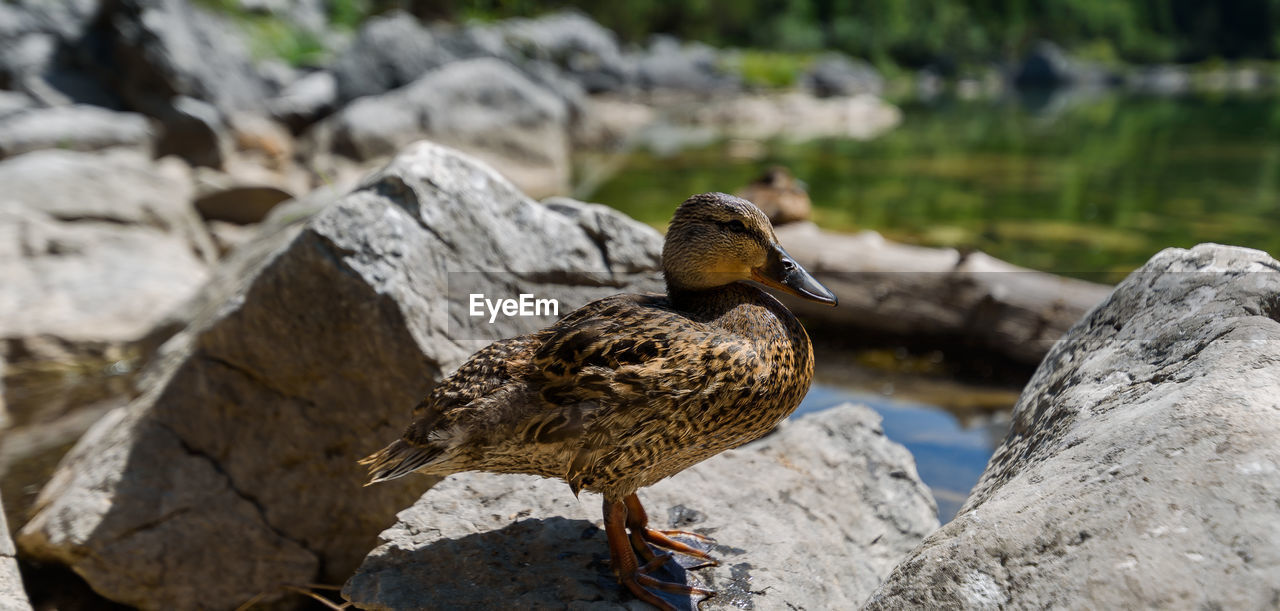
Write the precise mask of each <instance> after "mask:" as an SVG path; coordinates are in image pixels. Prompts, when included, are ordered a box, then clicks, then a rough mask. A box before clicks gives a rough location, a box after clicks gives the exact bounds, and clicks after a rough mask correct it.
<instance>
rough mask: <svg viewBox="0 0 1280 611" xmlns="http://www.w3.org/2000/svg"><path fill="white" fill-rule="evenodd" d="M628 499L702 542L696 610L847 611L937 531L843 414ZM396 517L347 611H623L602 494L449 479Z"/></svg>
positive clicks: (931, 515)
mask: <svg viewBox="0 0 1280 611" xmlns="http://www.w3.org/2000/svg"><path fill="white" fill-rule="evenodd" d="M390 485H396V486H398V485H401V484H390ZM640 495H641V499H642V501H643V502H644V503H645V505H646V508H647V509H648V510H649V514H650V518H651V520H652V522H653V523H654V525H655V527H657V528H680V529H685V530H692V531H694V532H699V533H704V534H707V535H710V536H713V537H715V539H716V544H715V545H713V548H712V553H713V554H714V555H716V556H718V557H719V559H720V561H721V563H722V564H721V565H720V566H718V567H714V568H706V569H698V570H694V571H692V572H690V573H689V574H690V575H691V576H692V580H691V581H690V583H693V582H694V581H697V582H700V583H702V584H703V585H706V586H710V587H712V588H715V589H717V590H719V592H720V595H719V596H716V597H714V598H712V599H710V600H709V601H707V602H705V603H703V605H702V607H701V608H702V609H704V610H709V609H750V608H753V607H754V608H763V609H849V608H853V607H854V606H855V605H857V604H858V603H860V602H862V601H863V600H864V599H865V598H866V597H867V596H868V595H869V594H870V593H871V591H872V590H873V589H874V588H875V587H876V585H877V584H879V583H880V580H881V579H883V578H884V576H885V575H886V574H887V573H888V572H889V570H890V569H891V568H892V567H893V565H894V564H895V563H896V562H897V561H898V559H899V558H901V557H902V555H903V554H906V553H907V552H908V551H909V550H911V549H912V548H913V547H914V546H915V545H916V544H917V543H919V541H920V540H921V538H923V537H924V536H925V535H926V534H928V533H929V532H931V531H933V530H934V529H935V528H937V525H938V519H937V516H936V513H935V509H934V505H933V500H932V498H931V497H930V495H929V491H928V489H927V488H926V487H925V486H924V484H923V483H921V482H920V479H919V478H918V477H917V476H916V469H915V462H914V461H913V460H912V458H911V455H910V453H908V452H907V450H906V449H905V448H903V447H902V446H900V445H898V444H897V443H894V442H892V441H889V440H888V439H887V438H885V436H884V432H883V431H882V430H881V428H880V417H879V416H877V415H876V414H875V413H874V412H872V411H871V410H870V409H867V408H865V407H861V406H854V405H844V406H841V407H836V408H833V409H831V410H828V411H825V412H821V413H817V414H812V415H809V416H805V417H804V418H801V419H798V420H796V421H792V422H787V423H785V424H784V425H782V427H781V428H780V430H778V431H776V432H774V433H773V434H771V435H770V436H768V437H765V438H764V439H762V440H760V441H758V442H755V443H753V444H750V445H747V446H744V447H742V448H739V449H737V450H731V451H728V452H725V453H724V454H721V455H719V456H716V457H714V458H712V459H710V460H708V461H706V462H704V463H702V464H700V465H697V466H695V467H693V468H691V469H689V470H687V471H685V472H683V473H680V474H678V475H676V476H674V477H672V478H671V479H669V480H666V481H663V482H661V483H659V484H657V485H655V486H652V487H650V488H647V489H645V490H642V491H641V492H640ZM397 518H398V520H399V521H398V522H397V523H396V525H395V526H392V527H391V528H389V529H387V530H386V531H385V532H383V533H382V535H381V539H382V541H383V544H382V545H381V546H379V547H378V548H377V549H375V550H374V551H373V552H372V553H371V554H370V555H369V557H368V558H366V559H365V562H364V564H363V565H362V566H361V567H360V570H359V571H357V572H356V574H355V576H354V577H352V578H351V580H350V581H348V582H347V584H346V586H345V587H344V589H343V595H344V596H345V597H346V598H347V599H349V600H351V601H352V602H354V603H355V605H356V606H357V607H360V608H365V609H458V608H476V609H479V608H497V607H508V608H525V609H552V608H557V609H558V608H564V607H565V606H566V605H567V606H568V607H569V608H571V609H575V608H580V609H586V608H590V609H622V608H635V604H636V603H635V602H634V600H633V597H632V596H631V595H630V594H629V593H627V592H625V591H624V590H623V589H622V588H621V587H620V586H618V585H617V582H616V581H615V580H614V578H613V575H612V573H611V572H610V569H609V566H608V564H609V563H608V557H609V556H608V552H607V548H606V546H605V541H604V533H603V531H602V530H601V527H602V523H601V516H600V497H599V496H598V495H594V494H589V493H587V494H583V495H582V498H581V499H574V497H573V495H572V493H570V492H569V488H568V486H567V485H565V483H564V482H562V481H559V480H549V479H539V478H534V477H531V476H520V475H495V474H489V473H468V474H461V475H454V476H451V477H449V478H447V479H445V480H444V481H443V482H441V483H440V484H438V485H436V486H435V487H434V488H432V489H431V490H430V491H429V492H427V493H426V494H425V495H423V496H422V498H421V499H419V500H418V502H417V503H415V504H414V505H413V506H412V507H410V508H409V509H406V510H405V511H403V512H401V513H400V514H399V515H398V516H397ZM460 576H465V578H459V577H460ZM624 605H626V607H624Z"/></svg>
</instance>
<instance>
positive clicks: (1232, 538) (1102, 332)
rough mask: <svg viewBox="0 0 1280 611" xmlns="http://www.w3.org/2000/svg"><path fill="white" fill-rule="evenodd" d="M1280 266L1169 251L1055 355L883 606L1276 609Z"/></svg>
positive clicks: (1235, 251) (1206, 252) (880, 600)
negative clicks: (954, 509)
mask: <svg viewBox="0 0 1280 611" xmlns="http://www.w3.org/2000/svg"><path fill="white" fill-rule="evenodd" d="M1278 295H1280V262H1277V261H1276V260H1274V259H1272V258H1271V257H1268V256H1267V255H1266V254H1265V253H1263V252H1260V251H1256V250H1249V249H1244V248H1235V247H1229V246H1218V245H1213V244H1202V245H1200V246H1197V247H1195V248H1193V249H1191V250H1181V249H1168V250H1165V251H1162V252H1160V253H1159V254H1157V255H1156V256H1155V257H1153V258H1152V259H1151V261H1149V262H1148V263H1147V264H1146V265H1144V266H1143V267H1142V268H1140V269H1139V270H1138V271H1135V272H1134V273H1133V274H1131V275H1130V276H1129V277H1128V278H1127V279H1125V281H1124V282H1122V283H1121V284H1120V285H1119V286H1117V287H1116V289H1115V292H1114V293H1112V295H1111V296H1110V298H1108V299H1107V300H1106V301H1105V302H1103V303H1102V304H1101V305H1099V306H1098V307H1097V308H1096V309H1095V310H1093V312H1091V313H1090V314H1089V315H1088V316H1087V317H1085V318H1084V319H1083V320H1082V321H1080V323H1078V324H1077V325H1076V326H1075V327H1074V328H1072V329H1071V331H1070V332H1069V333H1068V334H1067V335H1066V337H1065V338H1063V340H1062V341H1061V342H1059V343H1058V345H1057V346H1055V347H1054V348H1053V350H1052V351H1050V353H1049V354H1048V356H1046V357H1045V360H1044V363H1043V364H1042V365H1041V366H1040V369H1039V370H1038V371H1037V372H1036V374H1035V376H1034V377H1033V378H1032V380H1031V382H1030V383H1029V384H1028V385H1027V388H1026V390H1025V391H1024V392H1023V394H1022V398H1021V399H1020V400H1019V401H1018V404H1017V406H1016V407H1015V408H1014V415H1013V423H1012V430H1011V432H1010V433H1009V436H1008V437H1007V438H1006V439H1005V440H1004V443H1003V444H1001V446H1000V448H999V449H997V450H996V453H995V455H994V456H993V457H992V458H991V462H990V463H989V464H988V465H987V470H986V472H985V473H984V474H983V476H982V479H981V480H980V481H979V482H978V485H977V486H976V487H975V488H974V490H973V492H972V494H971V495H970V497H969V499H968V501H967V502H966V503H965V506H964V507H963V508H962V509H961V511H960V513H959V514H958V515H957V516H956V518H955V519H954V520H953V521H951V522H950V523H948V524H947V525H946V526H944V527H943V528H942V529H940V530H939V531H938V532H936V533H934V534H933V535H932V536H930V537H929V538H928V539H926V540H925V541H924V543H923V544H922V545H921V546H920V548H918V549H917V550H915V551H914V552H912V554H911V555H910V557H908V558H907V559H906V560H904V561H903V562H902V564H900V565H899V566H898V567H897V568H896V569H894V572H893V575H891V576H890V577H889V579H888V581H887V582H886V583H885V584H884V585H883V586H881V588H880V589H879V590H878V591H877V592H876V594H875V596H874V598H872V599H871V601H870V605H869V607H870V608H872V609H909V608H910V609H913V608H1035V609H1040V608H1051V607H1072V608H1093V609H1144V608H1201V609H1211V608H1220V609H1263V608H1274V607H1275V606H1276V604H1277V601H1280V547H1278V546H1277V545H1276V542H1277V541H1280V504H1277V502H1276V499H1280V445H1277V444H1276V439H1278V438H1280V356H1278V355H1280V350H1278V347H1280V298H1278V297H1277V296H1278Z"/></svg>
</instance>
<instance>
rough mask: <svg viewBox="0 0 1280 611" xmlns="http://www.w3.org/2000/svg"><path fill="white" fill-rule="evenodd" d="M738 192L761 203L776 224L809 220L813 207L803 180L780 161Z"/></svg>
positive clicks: (750, 199) (753, 201)
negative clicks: (793, 174) (780, 163)
mask: <svg viewBox="0 0 1280 611" xmlns="http://www.w3.org/2000/svg"><path fill="white" fill-rule="evenodd" d="M738 195H740V196H741V197H743V198H744V199H747V200H749V201H751V202H752V203H754V204H755V205H757V206H759V207H760V209H761V210H763V211H764V213H765V215H766V216H768V217H769V220H770V221H772V222H773V224H775V225H781V224H783V223H791V222H794V221H805V220H808V219H809V215H810V214H811V213H812V211H813V204H812V203H811V202H810V201H809V192H808V191H805V188H804V183H803V182H801V181H800V180H797V179H796V177H795V176H792V175H791V172H790V170H787V168H785V167H783V166H780V165H775V166H772V167H770V168H769V169H768V170H766V171H765V173H764V174H762V175H761V176H760V177H759V178H757V179H755V180H754V181H752V183H751V184H749V185H747V186H746V187H744V188H743V189H742V191H741V192H739V193H738Z"/></svg>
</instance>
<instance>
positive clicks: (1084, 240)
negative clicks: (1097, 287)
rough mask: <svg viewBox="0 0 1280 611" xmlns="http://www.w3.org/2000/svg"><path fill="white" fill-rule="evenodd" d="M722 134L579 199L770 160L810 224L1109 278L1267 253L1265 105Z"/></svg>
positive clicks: (612, 196) (1269, 126) (1274, 115)
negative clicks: (1214, 255) (1177, 257)
mask: <svg viewBox="0 0 1280 611" xmlns="http://www.w3.org/2000/svg"><path fill="white" fill-rule="evenodd" d="M739 144H740V143H735V142H733V141H729V142H721V143H717V144H713V145H710V146H704V147H701V148H697V149H692V150H685V151H682V152H678V153H673V154H668V155H656V154H652V153H646V152H638V153H635V154H632V155H630V156H629V157H627V158H625V159H624V160H622V161H620V162H619V163H620V166H619V167H617V168H616V173H614V174H613V175H612V176H611V177H610V178H608V179H605V180H598V179H597V180H594V181H591V184H590V185H585V186H584V188H583V189H582V190H581V191H580V192H579V193H578V195H579V196H580V197H584V198H586V199H590V200H592V201H598V202H603V203H606V204H609V205H611V206H615V207H617V208H619V209H621V210H623V211H624V212H627V213H628V214H631V215H632V216H635V217H637V218H640V219H641V220H644V221H646V222H650V223H653V224H661V223H665V222H666V221H667V219H668V218H669V217H670V214H671V210H672V208H673V207H674V206H675V204H676V203H678V202H680V201H682V200H683V199H684V198H686V197H688V196H689V195H690V194H692V193H700V192H704V191H732V190H735V189H738V188H739V187H741V186H743V185H745V184H747V183H748V182H750V181H751V180H752V179H753V178H755V177H756V176H757V175H758V174H759V173H760V171H761V170H762V169H763V168H764V167H767V166H768V165H770V164H775V163H778V164H782V165H785V166H788V167H789V168H791V170H792V172H793V173H794V174H795V175H796V176H797V177H798V178H800V179H802V180H804V181H806V182H807V183H808V185H809V190H810V194H811V196H812V199H813V204H814V207H815V212H814V217H815V220H816V221H817V222H818V223H819V224H820V225H822V226H824V227H827V228H829V229H855V228H856V229H875V230H877V231H880V232H881V233H884V234H885V235H886V236H888V237H890V238H894V239H899V240H902V241H908V242H913V243H919V244H927V245H939V246H956V247H966V248H978V249H981V250H983V251H986V252H988V253H990V254H992V255H995V256H996V257H999V258H1002V259H1006V260H1009V261H1012V262H1014V263H1017V264H1020V265H1024V266H1027V267H1032V268H1036V269H1041V270H1046V271H1053V272H1058V273H1065V274H1069V275H1075V276H1080V277H1086V278H1090V279H1094V280H1101V281H1109V282H1114V281H1116V280H1118V279H1119V278H1120V277H1122V276H1123V274H1124V273H1125V272H1127V271H1130V270H1132V269H1133V268H1135V267H1137V266H1138V265H1141V264H1142V263H1143V262H1145V261H1146V260H1147V259H1148V258H1149V257H1150V256H1151V255H1152V254H1154V253H1156V252H1157V251H1159V250H1161V249H1163V248H1166V247H1170V246H1177V247H1183V248H1186V247H1190V246H1193V245H1195V244H1197V243H1200V242H1207V241H1212V242H1221V243H1228V244H1236V245H1241V246H1249V247H1253V248H1259V249H1262V250H1266V251H1268V252H1271V253H1272V254H1280V104H1275V103H1274V101H1273V100H1270V99H1265V98H1230V97H1220V98H1179V99H1170V98H1164V99H1161V98H1136V97H1121V96H1115V95H1111V96H1099V97H1094V98H1089V99H1079V100H1073V101H1072V103H1070V104H1051V105H1047V106H1034V107H1032V106H1029V105H1027V104H1026V103H1025V102H1015V101H1007V102H1005V101H975V102H950V103H940V104H933V105H916V106H908V107H906V108H904V119H903V122H902V124H901V126H900V127H898V128H897V129H895V130H893V131H891V132H889V133H888V134H886V135H885V136H882V137H880V138H877V139H875V140H871V141H867V142H859V141H853V140H822V141H811V142H806V143H788V142H781V141H776V142H769V143H765V145H764V146H752V147H743V146H740V145H739Z"/></svg>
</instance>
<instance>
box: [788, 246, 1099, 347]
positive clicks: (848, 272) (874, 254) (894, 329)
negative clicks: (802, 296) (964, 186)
mask: <svg viewBox="0 0 1280 611" xmlns="http://www.w3.org/2000/svg"><path fill="white" fill-rule="evenodd" d="M777 233H778V238H779V240H780V241H781V242H782V244H783V245H785V246H786V248H787V250H788V251H789V252H790V253H791V255H792V256H793V257H794V258H795V259H796V261H797V262H799V263H800V264H801V265H802V266H804V268H805V269H807V270H809V271H810V272H811V273H812V274H813V275H814V276H815V277H816V278H818V280H820V281H821V282H822V283H823V284H824V285H826V286H827V287H828V288H830V289H831V290H832V291H834V292H835V293H836V295H837V296H838V297H839V298H840V305H839V306H838V307H835V308H829V307H826V306H823V305H820V304H815V303H812V302H805V301H801V300H799V299H786V300H784V301H785V302H786V304H787V306H788V307H790V308H791V309H792V311H794V312H796V313H797V314H799V315H800V316H802V317H803V318H805V319H806V320H807V321H809V322H811V323H812V324H813V325H814V326H815V327H816V328H819V329H825V330H830V329H840V330H848V331H850V332H860V331H861V332H867V333H869V334H874V335H876V336H878V337H884V336H890V337H902V338H910V339H912V340H914V341H923V342H925V343H935V342H943V343H961V344H963V345H966V346H972V347H977V348H980V349H985V350H990V351H992V352H995V353H998V354H1000V355H1003V356H1007V357H1009V358H1011V359H1014V360H1016V361H1019V362H1024V363H1029V364H1034V363H1037V362H1039V361H1040V359H1041V358H1043V357H1044V355H1045V353H1046V352H1048V350H1049V348H1050V347H1052V346H1053V344H1054V342H1056V341H1057V340H1058V339H1059V338H1061V337H1062V335H1063V334H1064V333H1066V331H1067V329H1069V328H1070V327H1071V325H1073V324H1074V323H1075V322H1076V321H1077V320H1080V319H1081V318H1082V317H1083V316H1084V315H1085V314H1086V313H1087V312H1088V311H1089V310H1091V309H1092V308H1093V307H1094V306H1095V305H1097V304H1098V303H1100V302H1101V301H1102V300H1103V298H1105V297H1106V296H1107V295H1108V294H1109V293H1110V292H1111V287H1110V286H1107V285H1104V284H1098V283H1094V282H1088V281H1085V280H1079V279H1075V278H1065V277H1062V276H1056V275H1054V274H1050V273H1046V272H1039V271H1035V270H1031V269H1027V268H1024V267H1018V266H1016V265H1013V264H1011V263H1007V262H1005V261H1001V260H999V259H996V258H995V257H992V256H990V255H987V254H985V253H982V252H976V251H975V252H964V251H960V250H957V249H954V248H926V247H921V246H910V245H906V244H897V243H894V242H891V241H888V240H886V239H884V237H883V236H881V235H880V234H878V233H876V232H874V231H864V232H861V233H857V234H853V235H848V234H840V233H833V232H829V231H823V230H821V229H819V228H818V227H817V225H814V224H813V223H808V222H804V223H792V224H788V225H783V226H781V227H778V228H777Z"/></svg>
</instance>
